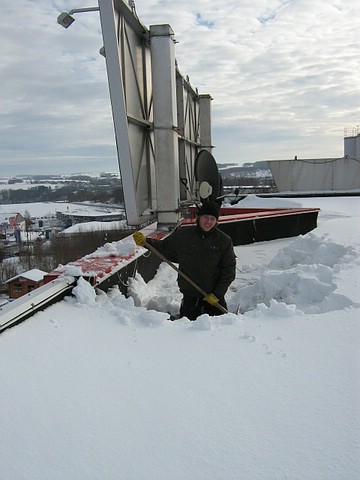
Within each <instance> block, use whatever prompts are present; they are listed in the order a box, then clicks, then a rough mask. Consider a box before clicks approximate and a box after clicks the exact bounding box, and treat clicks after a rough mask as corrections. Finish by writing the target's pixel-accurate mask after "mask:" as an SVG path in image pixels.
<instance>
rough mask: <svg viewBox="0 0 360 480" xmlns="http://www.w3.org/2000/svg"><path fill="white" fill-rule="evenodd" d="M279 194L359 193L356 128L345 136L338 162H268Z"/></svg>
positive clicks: (359, 141) (359, 145)
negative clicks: (341, 155)
mask: <svg viewBox="0 0 360 480" xmlns="http://www.w3.org/2000/svg"><path fill="white" fill-rule="evenodd" d="M267 163H268V166H269V168H270V170H271V173H272V175H273V177H274V180H275V183H276V187H277V189H278V191H279V192H309V191H313V192H351V191H352V190H359V189H360V133H359V127H357V129H355V130H354V131H351V132H350V133H348V132H347V131H346V132H345V137H344V156H343V157H341V158H311V159H310V158H298V156H297V155H296V156H295V158H294V159H293V160H269V161H268V162H267Z"/></svg>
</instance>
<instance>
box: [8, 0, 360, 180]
mask: <svg viewBox="0 0 360 480" xmlns="http://www.w3.org/2000/svg"><path fill="white" fill-rule="evenodd" d="M96 5H97V2H96V1H94V2H89V1H88V2H85V3H84V2H80V3H77V2H74V0H71V1H70V0H50V1H49V0H36V1H35V0H17V1H16V2H14V1H13V0H3V1H2V14H1V18H0V42H1V45H2V61H1V64H0V78H1V90H0V105H1V110H0V166H1V173H0V174H1V175H10V176H11V175H16V174H39V173H77V172H99V171H118V164H117V157H116V149H115V140H114V129H113V122H112V114H111V107H110V100H109V93H108V85H107V77H106V71H105V60H104V58H103V57H102V56H101V55H99V53H98V52H99V49H100V48H101V47H102V44H103V42H102V36H101V30H100V20H99V14H98V12H89V13H82V14H78V15H76V21H75V23H74V24H73V25H72V26H71V27H70V28H68V29H67V30H65V29H63V28H62V27H61V26H60V25H58V24H57V21H56V19H57V16H58V14H59V13H60V12H62V11H66V10H67V11H68V10H70V9H72V8H81V7H88V6H96ZM135 6H136V12H137V14H138V16H139V18H140V20H141V21H142V23H143V24H144V25H146V26H147V27H149V26H150V25H154V24H164V23H166V24H170V25H171V27H172V29H173V30H174V32H175V38H176V41H177V42H178V43H177V44H176V58H177V60H178V64H179V68H180V71H181V72H182V74H183V75H184V76H186V75H188V76H189V78H190V82H191V84H192V85H193V86H194V87H197V88H198V90H199V92H200V93H204V94H205V93H208V94H210V95H211V96H212V98H213V102H212V128H213V144H214V145H215V149H214V152H213V153H214V156H215V159H216V161H217V162H218V163H229V162H230V163H238V164H243V163H245V162H253V161H258V160H270V159H272V160H279V159H291V158H294V157H295V156H296V155H297V157H298V158H327V157H332V158H338V157H342V156H343V154H344V147H343V136H344V129H347V132H353V131H355V132H357V131H358V130H357V127H358V125H359V123H360V120H359V118H360V106H359V102H358V98H359V97H360V83H359V80H358V71H359V61H360V47H359V40H358V26H359V22H358V18H359V17H360V4H359V2H354V1H353V0H328V1H325V0H257V1H256V2H254V1H250V0H228V1H223V0H220V1H219V0H217V1H215V0H199V1H197V2H193V1H188V0H181V1H179V2H176V3H174V2H173V1H172V0H162V1H161V2H160V1H152V0H136V1H135ZM354 129H355V130H354Z"/></svg>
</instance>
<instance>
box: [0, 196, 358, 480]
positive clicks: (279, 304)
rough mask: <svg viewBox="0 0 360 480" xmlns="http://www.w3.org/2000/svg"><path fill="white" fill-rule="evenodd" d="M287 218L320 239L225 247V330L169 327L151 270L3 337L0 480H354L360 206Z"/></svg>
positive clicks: (168, 303)
mask: <svg viewBox="0 0 360 480" xmlns="http://www.w3.org/2000/svg"><path fill="white" fill-rule="evenodd" d="M243 202H245V203H246V204H247V206H257V207H262V208H264V207H265V203H264V202H267V203H266V205H267V206H268V202H269V200H268V199H258V198H256V197H253V196H249V197H247V198H246V199H245V200H244V201H243ZM271 202H277V205H278V206H281V207H282V206H284V202H285V200H283V199H272V200H271ZM286 202H288V203H287V206H290V205H292V206H296V207H297V206H300V205H301V206H304V207H320V208H321V211H320V213H319V218H318V226H317V228H316V229H314V230H313V231H311V232H309V233H307V234H306V235H303V236H299V237H293V238H288V239H277V240H273V241H269V242H260V243H255V244H251V245H242V246H238V247H235V248H236V254H237V274H236V280H235V281H234V282H233V284H232V285H231V287H230V289H229V291H228V294H227V301H228V307H229V311H230V313H228V314H226V315H221V316H219V317H209V316H208V315H202V316H200V317H199V318H198V319H197V320H196V321H194V322H191V321H189V320H187V319H186V318H182V319H179V320H176V321H169V320H168V318H169V315H168V313H166V312H170V311H171V310H173V311H174V312H175V311H176V310H177V309H178V306H179V300H180V295H179V291H178V290H177V288H176V279H175V276H176V273H175V272H174V270H172V269H171V268H170V267H169V266H168V265H166V264H162V265H161V266H160V268H159V270H158V273H157V275H156V277H155V278H154V279H153V280H152V281H151V282H149V283H148V284H146V283H145V282H144V281H143V279H142V278H141V277H140V276H139V275H137V276H136V277H134V278H133V279H130V284H129V285H130V293H131V296H130V297H128V298H125V297H124V296H123V295H121V294H120V292H119V291H118V289H117V288H113V289H112V290H110V291H109V292H108V293H106V294H105V293H101V292H98V293H96V292H95V290H94V289H93V288H92V287H91V286H90V284H89V283H87V282H86V281H85V280H83V279H82V278H80V279H79V280H78V283H77V286H76V287H75V289H74V291H73V293H74V295H73V296H71V297H66V298H65V299H64V300H62V301H60V302H58V303H56V304H53V305H52V306H50V307H48V308H46V309H45V310H44V311H42V312H38V313H36V314H35V315H34V316H33V317H31V318H30V319H28V320H26V321H24V322H23V323H21V324H20V325H18V326H15V327H13V328H11V329H8V330H6V331H5V332H3V333H1V335H0V385H1V408H0V431H1V435H0V458H1V478H2V480H14V479H16V480H48V479H54V480H104V479H106V480H117V479H120V478H121V479H124V480H125V479H126V480H159V479H173V480H188V479H194V480H205V479H206V480H207V479H211V480H238V479H240V478H243V479H251V480H282V479H290V478H291V479H293V480H314V479H316V480H357V479H358V478H360V445H359V438H360V420H359V402H360V381H359V368H360V348H359V347H360V320H359V319H360V315H359V309H360V298H359V287H360V284H359V282H360V243H359V238H360V222H359V217H360V203H359V197H348V198H341V197H336V198H334V197H333V198H296V200H293V201H292V203H289V202H291V201H290V200H286ZM272 206H274V203H272ZM130 242H131V240H129V239H124V240H123V241H121V242H113V244H106V245H105V246H103V247H101V248H100V249H99V250H101V251H102V252H103V251H104V249H106V248H107V250H108V252H110V251H113V252H114V251H118V252H119V253H120V252H121V251H123V252H124V253H125V252H126V253H129V247H131V248H132V249H135V248H138V249H141V247H135V245H134V244H132V246H131V245H130ZM239 305H240V309H239V310H240V312H241V313H240V314H237V313H236V312H237V310H238V307H239Z"/></svg>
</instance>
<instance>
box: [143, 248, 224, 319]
mask: <svg viewBox="0 0 360 480" xmlns="http://www.w3.org/2000/svg"><path fill="white" fill-rule="evenodd" d="M143 246H144V247H146V248H147V249H148V250H150V251H151V252H153V253H154V254H155V255H157V256H158V257H159V258H160V259H161V260H163V261H164V262H165V263H167V264H168V265H170V267H171V268H173V269H174V270H175V271H176V272H177V273H178V274H179V275H180V276H181V277H183V278H184V279H185V280H186V281H187V282H188V283H189V284H190V285H191V286H192V287H194V288H195V290H197V291H198V292H200V293H201V295H203V296H204V297H206V295H207V293H206V292H205V290H203V289H202V288H201V287H199V285H198V284H197V283H195V282H194V281H193V280H191V278H190V277H188V276H187V275H186V273H184V272H182V271H181V270H180V269H179V268H177V267H176V266H175V265H174V264H173V263H172V262H170V260H168V259H167V258H166V257H165V256H164V255H163V254H162V253H160V252H159V250H157V249H156V248H155V247H153V246H152V245H150V243H148V242H146V241H145V242H144V243H143ZM214 307H216V308H218V309H219V310H220V311H221V313H228V311H227V310H226V308H225V307H223V306H222V305H220V303H217V304H216V305H214Z"/></svg>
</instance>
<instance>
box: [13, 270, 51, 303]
mask: <svg viewBox="0 0 360 480" xmlns="http://www.w3.org/2000/svg"><path fill="white" fill-rule="evenodd" d="M45 275H47V272H44V271H42V270H38V269H37V268H33V269H32V270H28V271H27V272H23V273H20V274H19V275H16V277H13V278H10V279H9V280H7V281H6V282H5V283H6V284H7V286H8V292H9V297H10V298H19V297H22V296H23V295H26V294H27V293H30V292H31V291H32V290H35V288H38V287H41V285H44V276H45Z"/></svg>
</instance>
